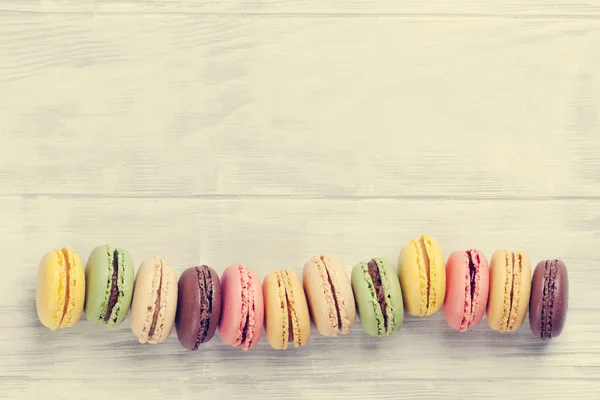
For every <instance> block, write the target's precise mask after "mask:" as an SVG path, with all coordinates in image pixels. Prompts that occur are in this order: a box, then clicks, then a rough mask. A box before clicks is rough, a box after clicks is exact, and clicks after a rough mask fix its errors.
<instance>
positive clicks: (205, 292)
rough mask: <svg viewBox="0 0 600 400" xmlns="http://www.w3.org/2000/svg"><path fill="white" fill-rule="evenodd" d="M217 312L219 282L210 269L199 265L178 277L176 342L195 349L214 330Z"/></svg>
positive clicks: (218, 307) (218, 311) (216, 324)
mask: <svg viewBox="0 0 600 400" xmlns="http://www.w3.org/2000/svg"><path fill="white" fill-rule="evenodd" d="M220 314H221V282H220V280H219V276H218V274H217V273H216V272H215V270H214V269H212V268H210V267H207V266H206V265H203V266H201V267H192V268H188V269H186V270H185V271H184V272H183V274H181V276H180V277H179V284H178V295H177V316H176V317H175V327H176V329H177V338H178V339H179V343H181V345H182V346H183V347H185V348H186V349H188V350H198V347H199V346H200V344H202V343H206V342H208V341H209V340H210V339H212V337H213V336H214V334H215V331H216V330H217V326H218V325H219V317H220Z"/></svg>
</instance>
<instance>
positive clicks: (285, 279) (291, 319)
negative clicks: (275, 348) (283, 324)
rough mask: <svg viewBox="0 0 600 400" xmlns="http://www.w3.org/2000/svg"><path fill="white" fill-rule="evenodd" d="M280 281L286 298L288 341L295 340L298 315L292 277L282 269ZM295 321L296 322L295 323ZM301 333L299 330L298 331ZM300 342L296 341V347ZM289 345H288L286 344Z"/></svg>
mask: <svg viewBox="0 0 600 400" xmlns="http://www.w3.org/2000/svg"><path fill="white" fill-rule="evenodd" d="M278 283H280V284H281V285H283V292H284V299H282V300H285V303H286V306H287V307H286V308H287V332H288V334H287V341H288V343H289V342H294V334H295V332H294V326H298V316H297V315H296V312H295V308H294V294H293V292H292V285H291V282H290V278H289V276H288V274H287V272H286V271H281V280H279V277H278ZM294 323H295V324H294ZM298 333H299V332H298ZM284 335H285V330H284ZM299 345H300V343H294V346H295V347H298V346H299ZM284 347H287V346H284Z"/></svg>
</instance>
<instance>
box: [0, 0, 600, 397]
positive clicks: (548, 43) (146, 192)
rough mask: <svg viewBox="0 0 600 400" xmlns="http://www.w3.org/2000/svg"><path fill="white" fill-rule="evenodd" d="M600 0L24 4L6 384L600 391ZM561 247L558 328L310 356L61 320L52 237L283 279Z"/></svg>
mask: <svg viewBox="0 0 600 400" xmlns="http://www.w3.org/2000/svg"><path fill="white" fill-rule="evenodd" d="M599 21H600V1H588V2H573V1H572V2H567V3H564V2H558V1H515V0H509V1H503V2H500V1H498V2H492V1H489V0H488V1H466V0H460V1H455V2H434V3H431V2H418V1H407V2H398V1H391V0H385V1H364V0H361V1H340V0H337V1H329V2H325V1H323V2H322V1H314V0H310V1H309V0H304V1H289V2H288V1H272V0H271V1H265V0H263V1H260V0H256V1H235V0H229V1H220V2H196V1H191V0H190V1H170V2H165V1H158V0H156V1H126V2H123V1H119V2H105V1H93V0H83V1H60V2H58V1H17V0H10V1H7V0H0V138H1V139H2V142H1V143H2V146H0V160H2V161H1V162H0V180H1V181H2V185H0V209H2V233H0V251H2V254H3V255H4V256H5V257H4V260H5V261H4V263H3V264H2V266H0V271H2V272H3V273H4V279H3V280H2V282H1V283H0V285H1V286H0V289H1V290H0V324H1V326H2V333H3V334H2V335H0V357H1V358H2V366H1V367H0V383H1V384H0V398H6V399H37V398H40V397H41V396H45V397H47V398H51V399H78V400H82V399H94V400H95V399H98V398H108V399H121V398H123V399H129V398H143V399H145V400H152V399H161V400H162V399H176V398H202V397H214V398H223V399H237V398H240V397H244V398H250V399H271V398H272V399H281V398H288V399H314V398H319V399H320V398H322V399H337V398H344V399H371V398H373V397H377V398H381V399H412V398H433V397H439V398H444V399H455V398H456V399H464V398H474V399H506V398H511V399H512V398H514V399H531V398H536V397H540V398H548V399H589V398H596V397H597V396H598V393H600V345H599V343H600V342H599V341H598V339H597V330H598V323H597V321H598V320H599V319H600V311H599V310H598V307H596V306H595V305H596V304H598V301H599V300H600V294H599V293H600V279H598V278H597V275H598V274H597V273H596V269H597V268H596V262H597V252H598V251H597V248H598V239H599V238H600V230H599V228H598V227H599V226H600V225H599V221H600V185H598V183H599V182H600V156H599V155H598V151H597V148H598V147H599V146H600V122H599V121H600V118H599V116H598V114H599V111H600V72H599V71H600V24H599V23H598V22H599ZM423 232H425V233H429V234H432V235H434V236H435V237H437V238H438V240H439V241H440V243H441V244H442V247H443V250H444V253H445V254H446V255H448V254H449V253H450V252H451V251H452V250H454V249H459V248H466V247H477V248H480V249H482V250H483V251H484V252H485V253H486V254H488V255H491V253H492V251H494V250H495V249H497V248H509V249H515V250H520V251H523V252H524V253H525V254H527V255H528V256H529V257H530V259H531V261H532V262H533V263H535V262H537V261H538V260H541V259H544V258H551V257H557V258H562V259H564V260H565V261H566V263H567V265H568V266H569V274H570V276H569V277H570V283H571V285H570V286H571V287H570V293H571V297H570V313H569V317H568V321H567V326H566V330H565V332H564V333H563V335H562V336H560V337H559V338H557V339H555V340H554V341H553V342H551V343H543V342H541V341H539V340H537V339H536V338H535V337H533V335H532V334H531V332H530V330H529V326H528V324H527V323H525V324H524V326H523V327H522V329H521V330H520V331H519V332H517V333H515V334H497V333H494V332H492V331H491V330H489V329H488V328H487V324H486V322H485V321H483V322H482V324H481V325H480V326H478V327H477V328H476V329H475V330H473V331H472V332H469V333H467V334H458V333H454V332H452V331H451V330H450V328H448V327H447V325H446V324H445V321H444V319H443V314H442V313H438V314H436V315H435V316H433V317H431V318H424V319H418V318H412V317H407V318H406V321H405V324H404V326H403V327H402V329H401V330H400V332H398V334H396V335H394V336H392V337H390V338H386V339H383V340H377V339H374V338H370V337H368V336H366V335H365V334H364V332H363V331H362V329H361V328H360V324H359V323H357V325H356V326H355V327H354V330H353V332H352V334H351V335H349V336H347V337H342V338H323V337H319V336H318V334H317V332H316V331H314V330H313V336H312V337H311V340H310V342H309V345H308V346H307V347H305V348H302V349H295V350H292V351H287V352H276V351H273V350H270V348H269V346H268V343H267V341H266V339H265V338H263V339H262V340H261V342H260V343H259V345H258V347H257V348H255V349H253V350H252V351H250V352H248V353H244V352H242V351H239V350H237V349H234V348H229V347H227V346H225V345H223V344H222V343H221V342H220V340H219V338H218V337H215V339H214V340H213V341H211V342H210V343H208V344H207V345H206V346H204V347H203V348H202V350H201V351H199V352H197V353H190V352H186V351H184V350H183V349H182V348H181V347H180V346H179V344H178V342H177V339H176V335H175V333H173V335H172V336H171V338H170V339H169V341H168V342H167V343H165V344H162V345H157V346H150V345H140V344H138V343H137V342H136V341H135V338H134V336H133V335H132V333H131V332H130V330H129V326H128V325H129V323H128V321H126V322H125V323H124V324H123V325H122V326H120V327H118V328H116V329H106V328H102V327H98V326H94V325H92V324H91V323H89V322H87V321H86V320H85V319H83V320H82V321H81V322H80V323H79V324H77V325H76V326H75V327H74V328H72V329H69V330H63V331H60V332H50V331H48V330H47V329H45V328H43V327H42V326H41V325H40V324H39V322H38V321H37V318H36V314H35V307H34V296H35V287H34V285H35V283H34V282H35V274H36V268H37V263H38V262H39V259H40V258H41V256H42V255H43V253H44V252H45V251H47V250H49V249H51V248H53V247H61V246H65V245H69V246H72V247H74V248H75V249H76V250H77V251H78V252H79V254H80V255H81V256H82V257H83V258H84V259H85V258H86V257H87V255H88V254H89V252H90V251H91V250H92V248H93V247H94V246H96V245H98V244H103V243H110V244H113V245H118V246H123V247H126V248H128V249H129V250H130V251H131V252H132V253H133V255H134V257H135V260H136V263H138V264H139V262H141V261H142V259H144V258H146V257H149V256H151V255H155V254H157V255H161V256H163V257H165V258H166V259H167V260H168V261H169V262H170V263H172V265H173V266H174V267H175V268H176V270H177V271H178V273H181V272H182V271H183V270H184V269H185V268H186V267H188V266H191V265H194V264H198V263H207V264H209V265H211V266H213V267H214V268H215V269H217V270H218V271H223V269H224V268H225V267H226V266H227V265H228V264H230V263H234V262H243V263H246V264H247V265H249V266H251V267H252V268H255V269H256V270H257V271H258V273H259V275H260V276H261V277H263V276H264V275H265V274H266V273H267V272H269V271H272V270H274V269H279V268H284V267H286V268H294V269H296V270H297V271H298V272H300V268H301V266H302V264H303V263H304V261H305V260H306V259H307V258H308V257H310V256H311V255H313V254H318V253H321V252H327V253H333V254H337V255H338V256H340V257H341V258H342V260H343V261H344V262H345V263H346V265H347V268H348V272H349V271H350V268H351V267H352V265H353V264H354V263H356V262H358V261H361V260H364V259H367V258H368V257H373V256H381V257H387V258H389V259H391V260H393V261H394V262H397V256H398V252H399V251H400V248H401V247H402V245H403V244H404V243H405V242H406V241H408V240H409V239H411V238H413V237H416V236H418V235H419V234H421V233H423Z"/></svg>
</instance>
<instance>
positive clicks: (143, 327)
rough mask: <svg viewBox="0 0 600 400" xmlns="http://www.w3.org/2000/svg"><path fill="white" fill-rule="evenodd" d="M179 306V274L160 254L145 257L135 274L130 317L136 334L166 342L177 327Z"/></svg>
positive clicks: (148, 340) (149, 340)
mask: <svg viewBox="0 0 600 400" xmlns="http://www.w3.org/2000/svg"><path fill="white" fill-rule="evenodd" d="M161 270H162V274H161ZM159 287H160V303H159V306H160V309H159V314H158V318H157V323H156V329H155V331H154V334H153V335H152V336H149V333H150V332H149V330H150V328H151V325H152V320H153V318H154V312H155V310H156V302H157V298H158V294H157V292H158V289H159ZM176 310H177V274H176V273H175V271H174V270H173V268H172V267H171V266H169V265H168V264H167V263H166V262H165V261H164V260H162V259H161V258H160V257H157V256H154V257H152V258H148V259H146V260H144V261H142V263H141V265H140V266H139V268H138V272H137V274H136V278H135V284H134V291H133V301H132V303H131V314H130V317H129V319H130V325H131V330H132V332H133V334H134V335H135V336H137V337H138V340H139V341H140V343H150V344H158V343H162V342H164V341H165V340H166V339H167V338H168V337H169V335H170V334H171V331H172V329H173V325H174V322H175V313H176Z"/></svg>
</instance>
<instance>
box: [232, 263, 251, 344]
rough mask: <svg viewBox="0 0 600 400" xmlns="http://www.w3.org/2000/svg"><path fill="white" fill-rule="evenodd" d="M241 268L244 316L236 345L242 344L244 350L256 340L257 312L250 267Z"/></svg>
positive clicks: (241, 266)
mask: <svg viewBox="0 0 600 400" xmlns="http://www.w3.org/2000/svg"><path fill="white" fill-rule="evenodd" d="M239 270H240V276H241V284H242V293H241V295H242V318H241V322H240V330H239V334H238V337H237V339H236V340H235V344H234V346H241V347H242V350H248V349H249V348H250V346H251V345H252V342H253V340H254V317H255V314H256V309H255V304H254V287H253V286H252V278H251V277H250V273H249V271H248V268H246V267H244V266H243V265H240V266H239Z"/></svg>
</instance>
